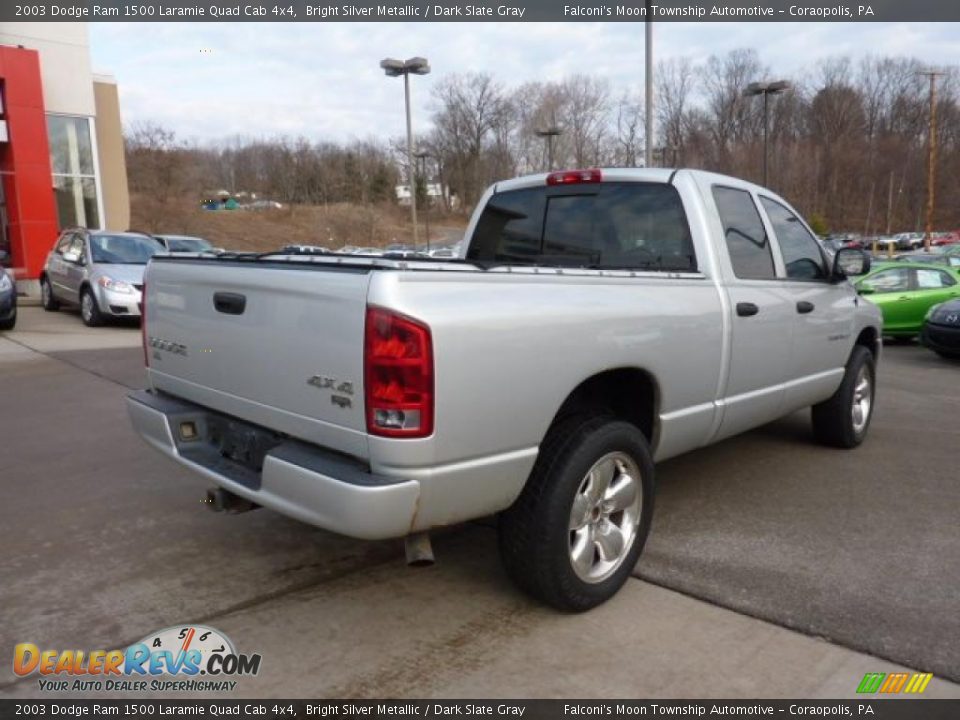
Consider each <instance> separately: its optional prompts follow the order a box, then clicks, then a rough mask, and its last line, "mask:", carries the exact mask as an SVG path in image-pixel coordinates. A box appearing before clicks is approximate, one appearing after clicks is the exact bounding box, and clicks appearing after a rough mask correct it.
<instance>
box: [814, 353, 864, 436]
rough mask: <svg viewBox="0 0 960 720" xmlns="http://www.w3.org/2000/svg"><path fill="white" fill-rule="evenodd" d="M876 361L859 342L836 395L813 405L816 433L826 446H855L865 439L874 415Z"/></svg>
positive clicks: (851, 354) (848, 362)
mask: <svg viewBox="0 0 960 720" xmlns="http://www.w3.org/2000/svg"><path fill="white" fill-rule="evenodd" d="M876 375H877V370H876V361H875V360H874V359H873V354H872V353H871V352H870V351H869V350H867V349H866V348H865V347H863V346H862V345H856V346H854V348H853V352H852V353H850V359H849V360H848V361H847V369H846V372H845V373H844V375H843V382H841V383H840V387H839V388H837V391H836V392H835V393H834V394H833V396H832V397H831V398H830V399H829V400H826V401H824V402H822V403H820V404H818V405H814V406H813V410H812V413H811V414H812V418H813V434H814V436H815V437H816V438H817V440H819V441H820V442H822V443H824V444H825V445H833V446H834V447H840V448H853V447H856V446H857V445H859V444H860V443H862V442H863V439H864V438H865V437H866V436H867V430H868V429H869V428H870V420H871V419H872V418H873V398H874V388H875V383H876Z"/></svg>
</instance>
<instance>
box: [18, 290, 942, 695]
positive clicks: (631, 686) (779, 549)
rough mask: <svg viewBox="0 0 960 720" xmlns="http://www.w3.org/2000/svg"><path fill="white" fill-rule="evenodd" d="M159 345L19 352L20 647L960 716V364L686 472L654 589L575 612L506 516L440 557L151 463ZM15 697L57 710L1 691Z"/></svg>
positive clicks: (789, 426) (661, 522)
mask: <svg viewBox="0 0 960 720" xmlns="http://www.w3.org/2000/svg"><path fill="white" fill-rule="evenodd" d="M142 361H143V356H142V351H141V349H140V334H139V329H138V328H137V327H136V326H132V325H131V326H122V327H118V326H112V327H105V328H101V329H96V330H93V329H89V328H86V327H84V326H83V325H82V323H81V321H80V318H79V316H78V315H76V314H74V313H71V312H69V311H66V312H60V313H56V314H48V313H44V312H43V311H42V310H40V309H39V308H36V307H23V308H22V309H21V316H20V322H19V325H18V327H17V330H16V331H14V332H12V333H8V334H5V335H2V336H0V468H2V470H0V473H2V477H3V480H4V483H3V485H4V489H5V491H6V492H5V493H4V500H3V503H2V505H0V527H2V528H3V541H4V542H3V545H4V548H5V551H6V557H5V558H4V562H3V563H0V615H2V621H0V647H4V648H12V647H13V646H14V645H15V644H16V643H20V642H27V641H29V642H34V643H37V644H38V645H40V646H41V647H43V648H47V647H49V648H88V649H96V648H107V649H108V648H114V647H124V646H126V645H127V644H130V643H132V642H136V641H137V640H139V639H141V638H143V637H144V636H145V635H147V633H149V632H151V631H154V630H158V629H161V628H164V627H168V626H171V625H176V624H180V623H186V622H193V623H204V624H208V625H211V626H213V627H216V628H218V629H220V630H222V631H223V632H225V633H226V634H227V635H228V636H230V637H231V638H232V639H233V641H234V642H235V643H236V645H237V647H238V649H239V650H241V651H243V652H257V653H260V654H261V655H262V656H263V667H262V671H261V673H260V675H259V676H257V677H255V678H246V679H243V680H242V681H241V682H240V685H239V686H238V688H237V692H236V696H243V697H265V696H266V697H281V696H286V697H318V696H327V697H358V698H359V697H397V698H400V697H420V698H425V697H482V696H497V697H552V696H563V697H607V698H610V697H646V698H657V697H660V698H662V697H681V696H695V695H700V696H707V695H708V696H711V697H754V696H760V697H811V698H828V697H830V698H833V697H854V696H855V690H856V687H857V685H858V683H859V681H860V679H861V678H862V677H863V675H864V673H866V672H892V671H895V670H897V669H904V668H906V669H912V670H917V671H928V672H933V673H934V674H935V676H936V677H935V679H934V680H933V682H932V683H931V684H930V686H929V687H928V689H927V691H926V693H925V695H926V696H928V697H934V698H937V697H940V698H943V697H954V698H956V697H960V685H957V684H955V683H957V682H960V643H958V642H957V639H958V638H960V616H958V614H957V588H958V587H960V533H958V530H957V521H956V516H957V509H958V508H960V484H958V483H957V479H958V477H960V473H958V471H957V469H956V468H957V455H956V448H957V446H958V442H957V441H958V439H960V427H958V425H957V420H956V408H957V407H958V402H960V389H958V384H957V382H956V380H957V377H958V374H960V364H951V363H948V362H946V361H944V360H941V359H940V358H938V357H937V356H935V355H933V354H932V353H930V352H928V351H926V350H925V349H923V348H921V347H919V346H916V345H912V346H911V345H893V346H888V347H886V348H885V354H884V358H883V360H882V363H881V367H880V376H879V383H878V387H879V389H878V396H877V403H878V405H877V414H876V416H875V418H874V420H873V426H872V429H871V434H870V437H869V438H868V440H867V442H866V443H865V444H864V445H863V446H862V447H861V448H859V449H857V450H855V451H852V452H845V451H838V450H829V449H824V448H821V447H818V446H816V445H814V444H813V442H812V439H811V437H810V430H809V426H808V423H807V421H806V416H805V415H804V414H798V415H794V416H791V417H788V418H785V419H783V420H781V421H779V422H777V423H775V424H773V425H771V426H769V427H766V428H763V429H760V430H758V431H755V432H752V433H749V434H747V435H745V436H742V437H739V438H734V439H732V440H729V441H726V442H723V443H720V444H719V445H716V446H714V447H711V448H707V449H704V450H700V451H698V452H695V453H691V454H690V455H688V456H684V457H682V458H678V459H676V460H673V461H670V462H667V463H664V464H663V465H661V466H660V468H659V482H660V487H659V493H658V500H657V502H658V509H657V515H656V518H655V521H654V525H653V530H652V534H651V537H650V541H649V544H648V546H647V551H646V553H645V554H644V556H643V558H642V560H641V563H640V566H639V567H638V569H637V572H636V578H635V579H634V580H632V581H630V582H629V583H628V585H627V587H626V588H625V589H624V591H623V592H621V593H620V594H619V595H618V596H617V597H615V598H614V600H612V601H611V602H610V603H608V604H606V605H604V606H602V607H601V608H599V609H597V610H595V611H593V612H590V613H587V614H584V615H578V616H569V615H562V614H558V613H556V612H553V611H551V610H548V609H545V608H543V607H540V606H538V605H537V604H535V603H533V602H532V601H530V600H528V599H527V598H526V597H524V596H522V595H520V594H519V593H518V592H517V591H516V590H515V589H514V588H513V586H512V585H511V584H510V583H509V582H508V581H507V579H506V577H505V575H504V574H503V572H502V571H501V569H500V566H499V564H498V560H497V557H496V542H495V533H494V530H493V527H492V523H493V521H490V522H483V523H475V524H469V525H464V526H461V527H456V528H452V529H450V530H448V531H446V532H444V533H441V534H440V535H439V536H438V537H437V538H436V539H435V549H436V552H437V557H438V563H437V565H435V566H433V567H431V568H426V569H410V568H407V567H406V566H405V565H404V563H403V560H402V544H401V543H399V542H377V543H371V542H360V541H354V540H350V539H347V538H342V537H337V536H334V535H331V534H329V533H326V532H323V531H321V530H318V529H315V528H312V527H310V526H306V525H303V524H300V523H298V522H296V521H293V520H290V519H288V518H286V517H283V516H281V515H278V514H276V513H273V512H271V511H268V510H258V511H256V512H251V513H245V514H242V515H237V516H227V515H223V514H214V513H211V512H209V511H208V510H206V509H205V507H204V505H203V504H202V503H201V500H202V498H203V491H204V489H205V486H204V485H203V483H202V482H201V481H199V480H198V479H197V478H196V477H195V476H193V475H192V474H190V473H188V472H187V471H185V470H182V469H180V468H179V467H178V466H176V465H175V464H174V463H172V462H170V461H168V460H166V459H165V458H162V457H161V456H160V455H158V454H157V453H155V452H154V451H152V450H150V449H149V448H148V447H147V446H146V445H145V444H143V443H142V442H141V441H140V440H139V439H138V438H137V437H136V436H135V434H134V432H133V431H132V430H131V428H130V427H129V423H128V421H127V418H126V412H125V408H124V404H123V398H124V396H125V394H126V393H127V392H128V390H129V389H131V388H139V387H140V386H141V385H142V376H143V373H142ZM0 693H2V694H5V695H8V696H16V697H27V696H35V695H37V694H38V691H37V681H36V676H33V677H31V678H26V679H17V678H16V677H15V676H14V675H13V673H12V670H11V666H10V665H6V666H5V669H4V670H3V671H2V673H0Z"/></svg>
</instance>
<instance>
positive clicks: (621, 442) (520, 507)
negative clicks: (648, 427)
mask: <svg viewBox="0 0 960 720" xmlns="http://www.w3.org/2000/svg"><path fill="white" fill-rule="evenodd" d="M653 472H654V471H653V460H652V457H651V453H650V449H649V446H648V444H647V441H646V438H644V436H643V434H642V433H641V432H640V431H639V430H638V429H637V428H636V427H635V426H634V425H631V424H630V423H626V422H622V421H619V420H613V419H611V418H608V417H598V416H588V417H583V416H581V417H578V418H573V419H570V420H567V421H565V422H562V423H561V424H559V425H558V426H556V427H555V428H554V429H553V430H552V431H551V432H550V433H549V435H548V436H547V439H546V440H545V441H544V444H543V446H542V447H541V451H540V455H539V457H538V458H537V463H536V465H535V466H534V469H533V472H532V473H531V475H530V479H529V480H528V481H527V485H526V487H525V488H524V490H523V492H522V493H521V495H520V497H519V498H518V499H517V501H516V502H515V503H514V505H513V506H512V507H511V508H510V509H509V510H507V511H506V512H504V513H503V514H502V515H501V517H500V528H499V529H500V554H501V557H502V559H503V562H504V565H505V567H506V569H507V573H508V574H509V575H510V577H511V578H512V579H513V581H514V582H515V583H516V584H517V585H519V586H520V587H521V588H522V589H523V590H525V591H526V592H528V593H529V594H530V595H532V596H534V597H535V598H537V599H538V600H541V601H543V602H545V603H547V604H549V605H552V606H554V607H556V608H559V609H561V610H568V611H583V610H589V609H590V608H592V607H595V606H597V605H599V604H600V603H603V602H605V601H606V600H608V599H609V598H611V597H612V596H613V595H614V594H615V593H616V592H617V591H618V590H619V589H620V588H621V587H622V586H623V584H624V583H625V582H626V580H627V578H628V577H629V576H630V573H631V572H632V571H633V568H634V566H635V565H636V562H637V558H638V557H639V556H640V552H641V551H642V550H643V545H644V543H645V542H646V538H647V534H648V533H649V531H650V522H651V519H652V517H653V494H654V479H653Z"/></svg>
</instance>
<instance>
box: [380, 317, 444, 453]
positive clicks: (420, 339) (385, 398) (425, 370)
mask: <svg viewBox="0 0 960 720" xmlns="http://www.w3.org/2000/svg"><path fill="white" fill-rule="evenodd" d="M363 362H364V390H365V395H366V404H367V432H369V433H370V434H371V435H383V436H385V437H410V438H420V437H426V436H428V435H430V434H431V433H432V432H433V347H432V343H431V341H430V328H428V327H427V326H426V325H424V324H423V323H420V322H417V321H416V320H412V319H411V318H408V317H405V316H403V315H399V314H398V313H395V312H391V311H389V310H384V309H383V308H378V307H368V308H367V326H366V337H365V340H364V352H363Z"/></svg>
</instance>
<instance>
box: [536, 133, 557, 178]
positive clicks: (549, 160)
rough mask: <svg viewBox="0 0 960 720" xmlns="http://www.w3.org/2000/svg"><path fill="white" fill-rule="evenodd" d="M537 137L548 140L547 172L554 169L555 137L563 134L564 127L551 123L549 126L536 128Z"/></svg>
mask: <svg viewBox="0 0 960 720" xmlns="http://www.w3.org/2000/svg"><path fill="white" fill-rule="evenodd" d="M534 132H536V134H537V137H542V138H543V139H544V140H546V141H547V172H550V171H551V170H553V139H554V138H555V137H557V136H558V135H563V128H561V127H558V126H557V125H551V126H550V127H548V128H541V129H540V130H535V131H534Z"/></svg>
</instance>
